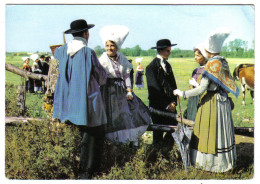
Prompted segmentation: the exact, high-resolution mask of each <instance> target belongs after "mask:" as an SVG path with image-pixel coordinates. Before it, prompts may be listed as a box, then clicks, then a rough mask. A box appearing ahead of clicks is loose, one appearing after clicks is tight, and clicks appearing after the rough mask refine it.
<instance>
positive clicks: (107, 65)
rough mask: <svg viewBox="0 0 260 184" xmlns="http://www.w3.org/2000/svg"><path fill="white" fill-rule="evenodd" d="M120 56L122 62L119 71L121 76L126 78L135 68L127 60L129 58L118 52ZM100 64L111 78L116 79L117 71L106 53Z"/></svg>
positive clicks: (100, 59)
mask: <svg viewBox="0 0 260 184" xmlns="http://www.w3.org/2000/svg"><path fill="white" fill-rule="evenodd" d="M117 55H118V59H119V61H120V67H119V71H120V73H121V74H122V75H121V76H122V77H123V76H125V75H126V74H130V72H131V70H132V68H133V66H132V65H131V64H130V63H129V61H128V60H127V58H126V57H125V56H124V55H123V54H122V53H120V52H117ZM99 62H100V64H101V65H102V67H103V68H104V69H105V70H106V72H107V74H108V76H109V78H116V77H117V76H116V73H115V70H114V68H113V66H112V63H111V61H110V59H109V57H108V55H107V53H106V52H104V53H103V54H102V55H101V56H100V58H99Z"/></svg>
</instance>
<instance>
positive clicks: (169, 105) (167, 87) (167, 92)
mask: <svg viewBox="0 0 260 184" xmlns="http://www.w3.org/2000/svg"><path fill="white" fill-rule="evenodd" d="M175 45H177V44H171V41H170V40H168V39H162V40H158V41H157V43H156V47H152V48H151V49H157V56H156V57H155V58H154V59H153V61H152V62H151V63H150V64H149V65H148V66H147V67H146V73H145V75H146V79H147V87H148V99H149V106H150V107H152V108H154V109H157V110H161V111H166V112H171V113H176V106H177V97H176V96H174V95H173V93H172V91H173V90H174V89H177V85H176V81H175V78H174V74H173V71H172V67H171V65H170V64H169V62H168V61H167V60H168V58H169V56H170V54H171V47H172V46H175ZM151 117H152V121H153V124H164V125H176V124H177V121H176V120H174V119H173V118H168V117H161V116H159V115H156V114H152V116H151ZM162 143H167V144H168V143H170V144H173V143H174V140H173V138H172V136H171V134H170V133H167V134H166V135H165V136H163V132H161V131H153V144H157V145H159V146H161V145H162Z"/></svg>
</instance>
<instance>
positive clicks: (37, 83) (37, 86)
mask: <svg viewBox="0 0 260 184" xmlns="http://www.w3.org/2000/svg"><path fill="white" fill-rule="evenodd" d="M32 72H33V73H37V74H41V73H42V69H41V64H40V61H38V62H36V61H35V62H34V63H33V66H32ZM37 91H40V92H41V91H42V81H41V80H37V79H34V92H37Z"/></svg>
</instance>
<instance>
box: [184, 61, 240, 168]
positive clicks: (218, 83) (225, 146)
mask: <svg viewBox="0 0 260 184" xmlns="http://www.w3.org/2000/svg"><path fill="white" fill-rule="evenodd" d="M228 92H231V93H232V94H234V95H235V96H236V97H237V96H238V95H239V89H238V87H237V86H236V84H235V82H234V80H233V79H232V77H231V75H230V71H229V66H228V63H227V61H226V60H225V58H223V57H220V56H215V57H213V58H211V59H210V60H209V61H208V63H207V64H206V66H205V69H204V71H203V73H202V80H201V83H200V86H198V87H197V88H194V89H192V90H189V91H186V92H185V94H184V97H185V96H186V97H191V96H197V95H199V94H202V96H201V98H200V102H199V106H198V112H197V115H196V119H195V126H194V134H193V137H192V139H191V144H190V146H191V148H192V149H191V163H192V164H193V165H195V166H196V167H197V168H200V169H203V170H206V171H211V172H226V171H228V170H230V169H232V168H234V166H235V163H236V146H235V133H234V125H233V120H232V113H231V105H230V99H229V98H228Z"/></svg>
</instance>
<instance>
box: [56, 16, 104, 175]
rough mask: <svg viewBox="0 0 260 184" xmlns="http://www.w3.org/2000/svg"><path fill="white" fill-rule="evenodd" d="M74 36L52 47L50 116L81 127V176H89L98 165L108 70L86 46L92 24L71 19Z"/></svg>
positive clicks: (70, 31) (68, 31) (71, 32)
mask: <svg viewBox="0 0 260 184" xmlns="http://www.w3.org/2000/svg"><path fill="white" fill-rule="evenodd" d="M70 26H71V29H69V30H67V31H65V34H72V35H73V37H74V39H73V40H72V41H70V42H68V43H67V44H64V45H63V46H61V47H59V48H58V49H56V50H55V58H56V59H58V60H59V76H58V79H57V83H56V87H55V92H54V104H53V118H57V119H59V120H60V121H64V122H68V123H72V124H74V125H77V126H78V127H79V128H80V130H81V131H82V142H81V153H80V178H81V179H84V178H91V177H92V174H93V173H94V172H95V171H96V169H97V168H98V167H99V164H100V160H101V158H100V157H101V154H102V147H103V142H104V127H103V125H105V124H107V117H106V112H105V109H104V104H103V99H102V96H101V93H100V89H99V88H100V85H103V84H105V83H106V79H107V74H106V72H105V70H104V69H103V68H102V66H100V64H99V61H98V59H97V56H96V54H95V52H94V51H93V50H92V49H90V48H89V47H87V41H88V37H89V32H88V29H90V28H92V27H94V25H91V24H89V25H88V24H87V22H86V21H85V20H82V19H80V20H76V21H73V22H72V23H71V25H70Z"/></svg>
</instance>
